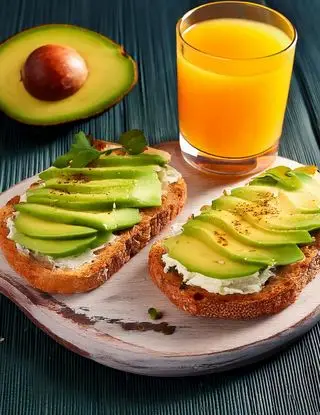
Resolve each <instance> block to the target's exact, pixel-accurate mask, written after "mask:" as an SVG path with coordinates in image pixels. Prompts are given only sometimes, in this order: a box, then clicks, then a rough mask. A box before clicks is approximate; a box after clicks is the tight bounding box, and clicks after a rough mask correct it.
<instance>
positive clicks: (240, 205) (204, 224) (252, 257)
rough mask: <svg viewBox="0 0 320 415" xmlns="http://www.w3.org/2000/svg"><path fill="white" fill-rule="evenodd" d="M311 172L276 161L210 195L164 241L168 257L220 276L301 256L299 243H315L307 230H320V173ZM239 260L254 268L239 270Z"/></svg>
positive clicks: (288, 262)
mask: <svg viewBox="0 0 320 415" xmlns="http://www.w3.org/2000/svg"><path fill="white" fill-rule="evenodd" d="M314 171H315V169H314V168H313V169H309V168H308V166H307V167H306V170H301V171H292V170H291V169H289V168H287V167H284V166H280V167H279V169H278V168H275V169H271V170H270V171H267V172H266V173H265V174H264V176H263V177H262V178H260V179H259V178H258V179H254V180H253V181H252V182H251V183H250V185H249V186H244V187H238V188H236V189H233V190H232V191H231V195H226V194H224V195H223V196H221V197H219V198H218V199H216V200H213V201H212V206H211V208H210V207H209V208H208V207H205V208H203V209H202V212H201V214H200V215H198V216H196V217H193V218H191V219H189V220H188V221H187V223H186V224H185V225H184V226H183V229H182V233H180V234H179V235H176V236H174V237H169V238H167V239H166V240H165V242H164V244H165V247H166V248H167V251H168V255H169V257H171V258H173V259H175V260H177V261H178V262H180V263H181V264H182V265H183V266H184V267H186V268H187V270H188V271H190V272H198V273H200V274H203V275H204V276H207V277H213V278H220V279H222V278H237V277H240V276H249V275H250V274H253V273H254V272H256V271H262V270H263V269H264V268H266V267H270V266H280V265H287V264H292V263H296V262H298V261H301V260H303V259H304V254H303V252H302V251H301V250H300V248H299V247H298V245H297V244H306V243H311V242H313V241H314V238H313V237H312V236H311V235H310V233H309V232H308V231H311V230H316V229H320V214H319V213H318V212H319V205H320V202H319V200H320V199H319V198H318V196H317V195H318V194H320V176H319V175H318V173H314V175H313V176H310V174H311V173H312V172H314ZM310 172H311V173H310ZM309 173H310V174H309ZM217 258H218V260H217ZM221 258H224V259H221ZM225 258H227V260H225ZM216 260H217V261H216ZM215 261H216V262H215ZM216 263H218V264H219V267H217V265H216ZM239 263H240V264H241V265H242V266H248V265H251V266H254V267H256V268H253V269H250V271H249V269H248V270H245V271H244V269H243V268H242V271H243V273H242V271H239V269H240V267H239ZM224 265H225V266H226V267H225V269H222V268H223V266H224Z"/></svg>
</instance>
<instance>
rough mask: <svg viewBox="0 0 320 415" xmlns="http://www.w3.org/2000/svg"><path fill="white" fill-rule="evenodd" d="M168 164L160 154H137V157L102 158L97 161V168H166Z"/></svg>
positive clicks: (113, 156)
mask: <svg viewBox="0 0 320 415" xmlns="http://www.w3.org/2000/svg"><path fill="white" fill-rule="evenodd" d="M166 163H167V159H165V158H164V157H162V156H161V155H160V154H144V153H141V154H137V155H135V156H130V155H126V156H118V155H113V154H112V155H109V156H101V157H100V158H99V159H98V160H97V161H96V166H97V167H114V166H149V165H155V164H157V165H159V166H164V165H165V164H166Z"/></svg>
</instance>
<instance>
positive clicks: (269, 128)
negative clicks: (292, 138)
mask: <svg viewBox="0 0 320 415" xmlns="http://www.w3.org/2000/svg"><path fill="white" fill-rule="evenodd" d="M292 37H293V36H292ZM182 38H183V40H184V44H183V47H181V44H179V43H178V51H177V66H178V68H177V69H178V105H179V126H180V132H181V134H182V136H183V137H184V138H185V139H186V140H187V141H188V142H189V143H190V144H191V145H192V146H193V147H195V148H197V149H198V150H201V151H203V152H207V153H209V154H211V155H215V156H219V157H228V158H232V157H235V158H237V157H239V158H241V157H249V156H253V155H257V154H260V153H263V152H265V151H267V150H268V149H270V148H271V147H272V146H274V145H275V144H276V143H277V141H278V139H279V138H280V136H281V131H282V124H283V118H284V113H285V108H286V103H287V97H288V91H289V85H290V78H291V72H292V65H293V59H294V48H289V46H290V44H291V43H292V38H290V37H289V36H288V35H287V34H286V33H284V32H283V31H282V30H280V29H278V28H276V27H274V26H271V25H269V24H266V23H260V22H256V21H251V20H244V19H233V18H220V19H215V20H207V21H203V22H200V23H198V24H195V25H192V26H190V27H189V28H188V29H187V30H185V31H184V32H183V33H182ZM286 48H288V50H287V51H286V52H285V53H279V52H281V51H283V50H284V49H286Z"/></svg>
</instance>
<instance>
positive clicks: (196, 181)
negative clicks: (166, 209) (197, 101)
mask: <svg viewBox="0 0 320 415" xmlns="http://www.w3.org/2000/svg"><path fill="white" fill-rule="evenodd" d="M161 148H163V149H164V150H166V151H168V152H169V153H170V154H171V155H172V164H173V166H174V167H176V168H177V169H178V170H179V171H180V172H181V173H182V175H183V177H184V178H185V180H186V182H187V186H188V194H189V197H188V200H187V203H186V205H185V207H184V209H183V212H182V213H181V214H180V215H179V216H178V218H177V219H176V220H175V221H174V222H173V224H178V223H184V222H185V221H186V219H187V218H188V217H189V216H190V215H191V214H192V213H197V212H199V209H200V207H201V206H203V205H204V204H208V203H210V201H211V200H212V199H213V198H215V197H218V196H220V195H221V194H222V191H223V189H224V187H225V186H228V187H230V186H231V187H232V186H234V185H239V184H240V180H239V179H232V178H229V179H227V178H221V179H219V178H212V177H210V176H206V175H203V174H201V173H198V172H196V171H195V170H194V169H192V168H191V167H189V166H188V165H187V164H186V163H185V162H184V161H183V159H182V156H181V153H180V149H179V145H178V143H177V142H172V143H167V144H162V145H161ZM276 164H286V165H289V166H290V165H291V166H294V165H296V163H294V162H290V161H289V160H286V159H281V158H279V159H277V161H276ZM32 180H34V179H31V180H28V181H26V182H24V183H22V184H20V185H18V186H15V187H13V188H12V189H10V190H9V191H7V192H5V193H4V194H3V196H2V197H1V199H0V202H1V204H3V203H5V202H6V200H7V199H8V198H9V199H11V198H12V197H14V196H15V195H16V194H21V193H23V192H24V191H25V189H26V186H28V185H30V182H31V181H32ZM247 180H248V179H247ZM242 182H243V180H242ZM170 232H171V229H170V228H169V229H168V227H167V229H166V231H165V232H164V233H162V234H161V235H158V236H157V237H156V238H155V239H160V238H163V236H165V235H166V234H170ZM149 248H150V244H148V245H147V246H146V247H145V248H143V249H142V250H141V251H140V252H139V253H138V254H137V255H136V256H135V257H133V258H132V259H131V260H130V261H129V263H127V264H125V265H124V266H123V267H122V268H121V269H120V270H119V271H118V272H117V273H116V274H114V275H113V277H112V278H111V279H110V281H107V282H106V283H105V284H104V285H103V286H101V287H100V288H98V289H96V290H94V291H91V292H89V293H85V294H77V295H71V296H70V295H69V296H68V295H53V296H49V295H44V294H42V293H40V292H39V291H36V290H34V289H33V288H32V287H31V286H30V285H29V284H28V282H27V281H25V280H23V279H22V278H21V277H19V276H18V275H17V274H16V273H15V272H14V271H13V270H12V269H11V268H10V266H9V265H8V264H7V263H6V261H5V260H4V258H3V255H2V254H1V255H0V291H1V292H3V293H4V294H5V295H6V296H8V297H9V298H10V299H12V300H13V301H14V302H15V303H16V304H17V305H18V306H19V307H21V308H22V310H24V311H25V313H26V314H27V315H28V316H29V317H30V318H31V320H32V321H33V322H34V323H35V324H37V325H38V326H39V327H40V328H42V329H43V330H44V331H45V332H47V333H48V334H49V335H51V336H52V337H53V338H55V339H56V340H58V341H59V342H60V343H61V344H63V345H65V346H66V347H68V348H69V349H70V350H72V351H75V352H76V353H79V354H81V355H82V356H85V357H89V358H91V359H93V360H95V361H97V362H99V363H102V364H104V365H107V366H111V367H114V368H116V369H120V370H125V371H127V372H133V373H139V374H144V375H151V376H186V375H199V374H206V373H212V372H219V371H223V370H226V369H234V368H236V367H239V366H243V365H245V364H248V363H250V362H253V361H257V360H259V359H261V358H263V357H265V356H266V355H269V354H271V353H272V352H274V351H276V350H277V349H278V348H279V347H281V346H283V345H284V344H286V343H288V342H290V341H292V340H294V339H296V338H297V337H299V336H301V335H302V334H303V333H305V332H306V331H307V330H308V329H310V328H311V327H312V326H313V325H314V324H316V322H317V321H318V320H319V319H320V299H319V296H318V291H319V290H320V278H317V277H316V279H315V280H314V281H312V282H311V283H309V284H308V286H307V287H306V288H305V289H304V290H303V292H302V294H301V295H300V296H299V298H298V300H297V301H296V302H295V303H294V304H293V305H291V306H290V307H288V308H287V309H285V310H284V311H282V312H281V313H279V314H277V315H274V316H272V317H268V318H261V319H259V320H255V321H227V320H219V319H206V318H199V317H192V316H190V315H188V314H187V313H184V312H182V311H180V310H178V309H176V308H175V307H174V306H173V305H172V304H171V303H170V302H169V300H168V299H167V298H166V297H164V296H163V295H162V294H161V293H160V291H159V290H158V289H157V288H156V286H155V285H154V284H153V283H152V282H151V280H150V278H149V276H148V271H147V261H148V253H149ZM149 307H156V308H158V309H160V310H163V313H164V317H163V320H161V321H159V322H152V321H151V320H150V319H149V318H148V314H147V310H148V308H149ZM195 339H197V342H195V341H194V340H195Z"/></svg>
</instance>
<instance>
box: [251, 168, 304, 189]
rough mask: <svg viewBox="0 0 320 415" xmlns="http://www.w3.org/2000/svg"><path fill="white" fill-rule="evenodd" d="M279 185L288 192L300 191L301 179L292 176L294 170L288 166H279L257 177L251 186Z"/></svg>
mask: <svg viewBox="0 0 320 415" xmlns="http://www.w3.org/2000/svg"><path fill="white" fill-rule="evenodd" d="M251 184H252V185H259V184H266V185H268V186H269V185H270V186H273V185H279V186H281V187H283V188H284V189H287V190H298V189H300V187H301V181H300V180H299V178H298V177H297V176H296V175H294V174H292V170H291V169H290V168H289V167H286V166H277V167H273V168H272V169H268V170H266V171H265V172H264V173H262V174H260V175H259V176H257V177H255V178H254V179H253V180H252V181H251V182H250V185H251Z"/></svg>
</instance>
